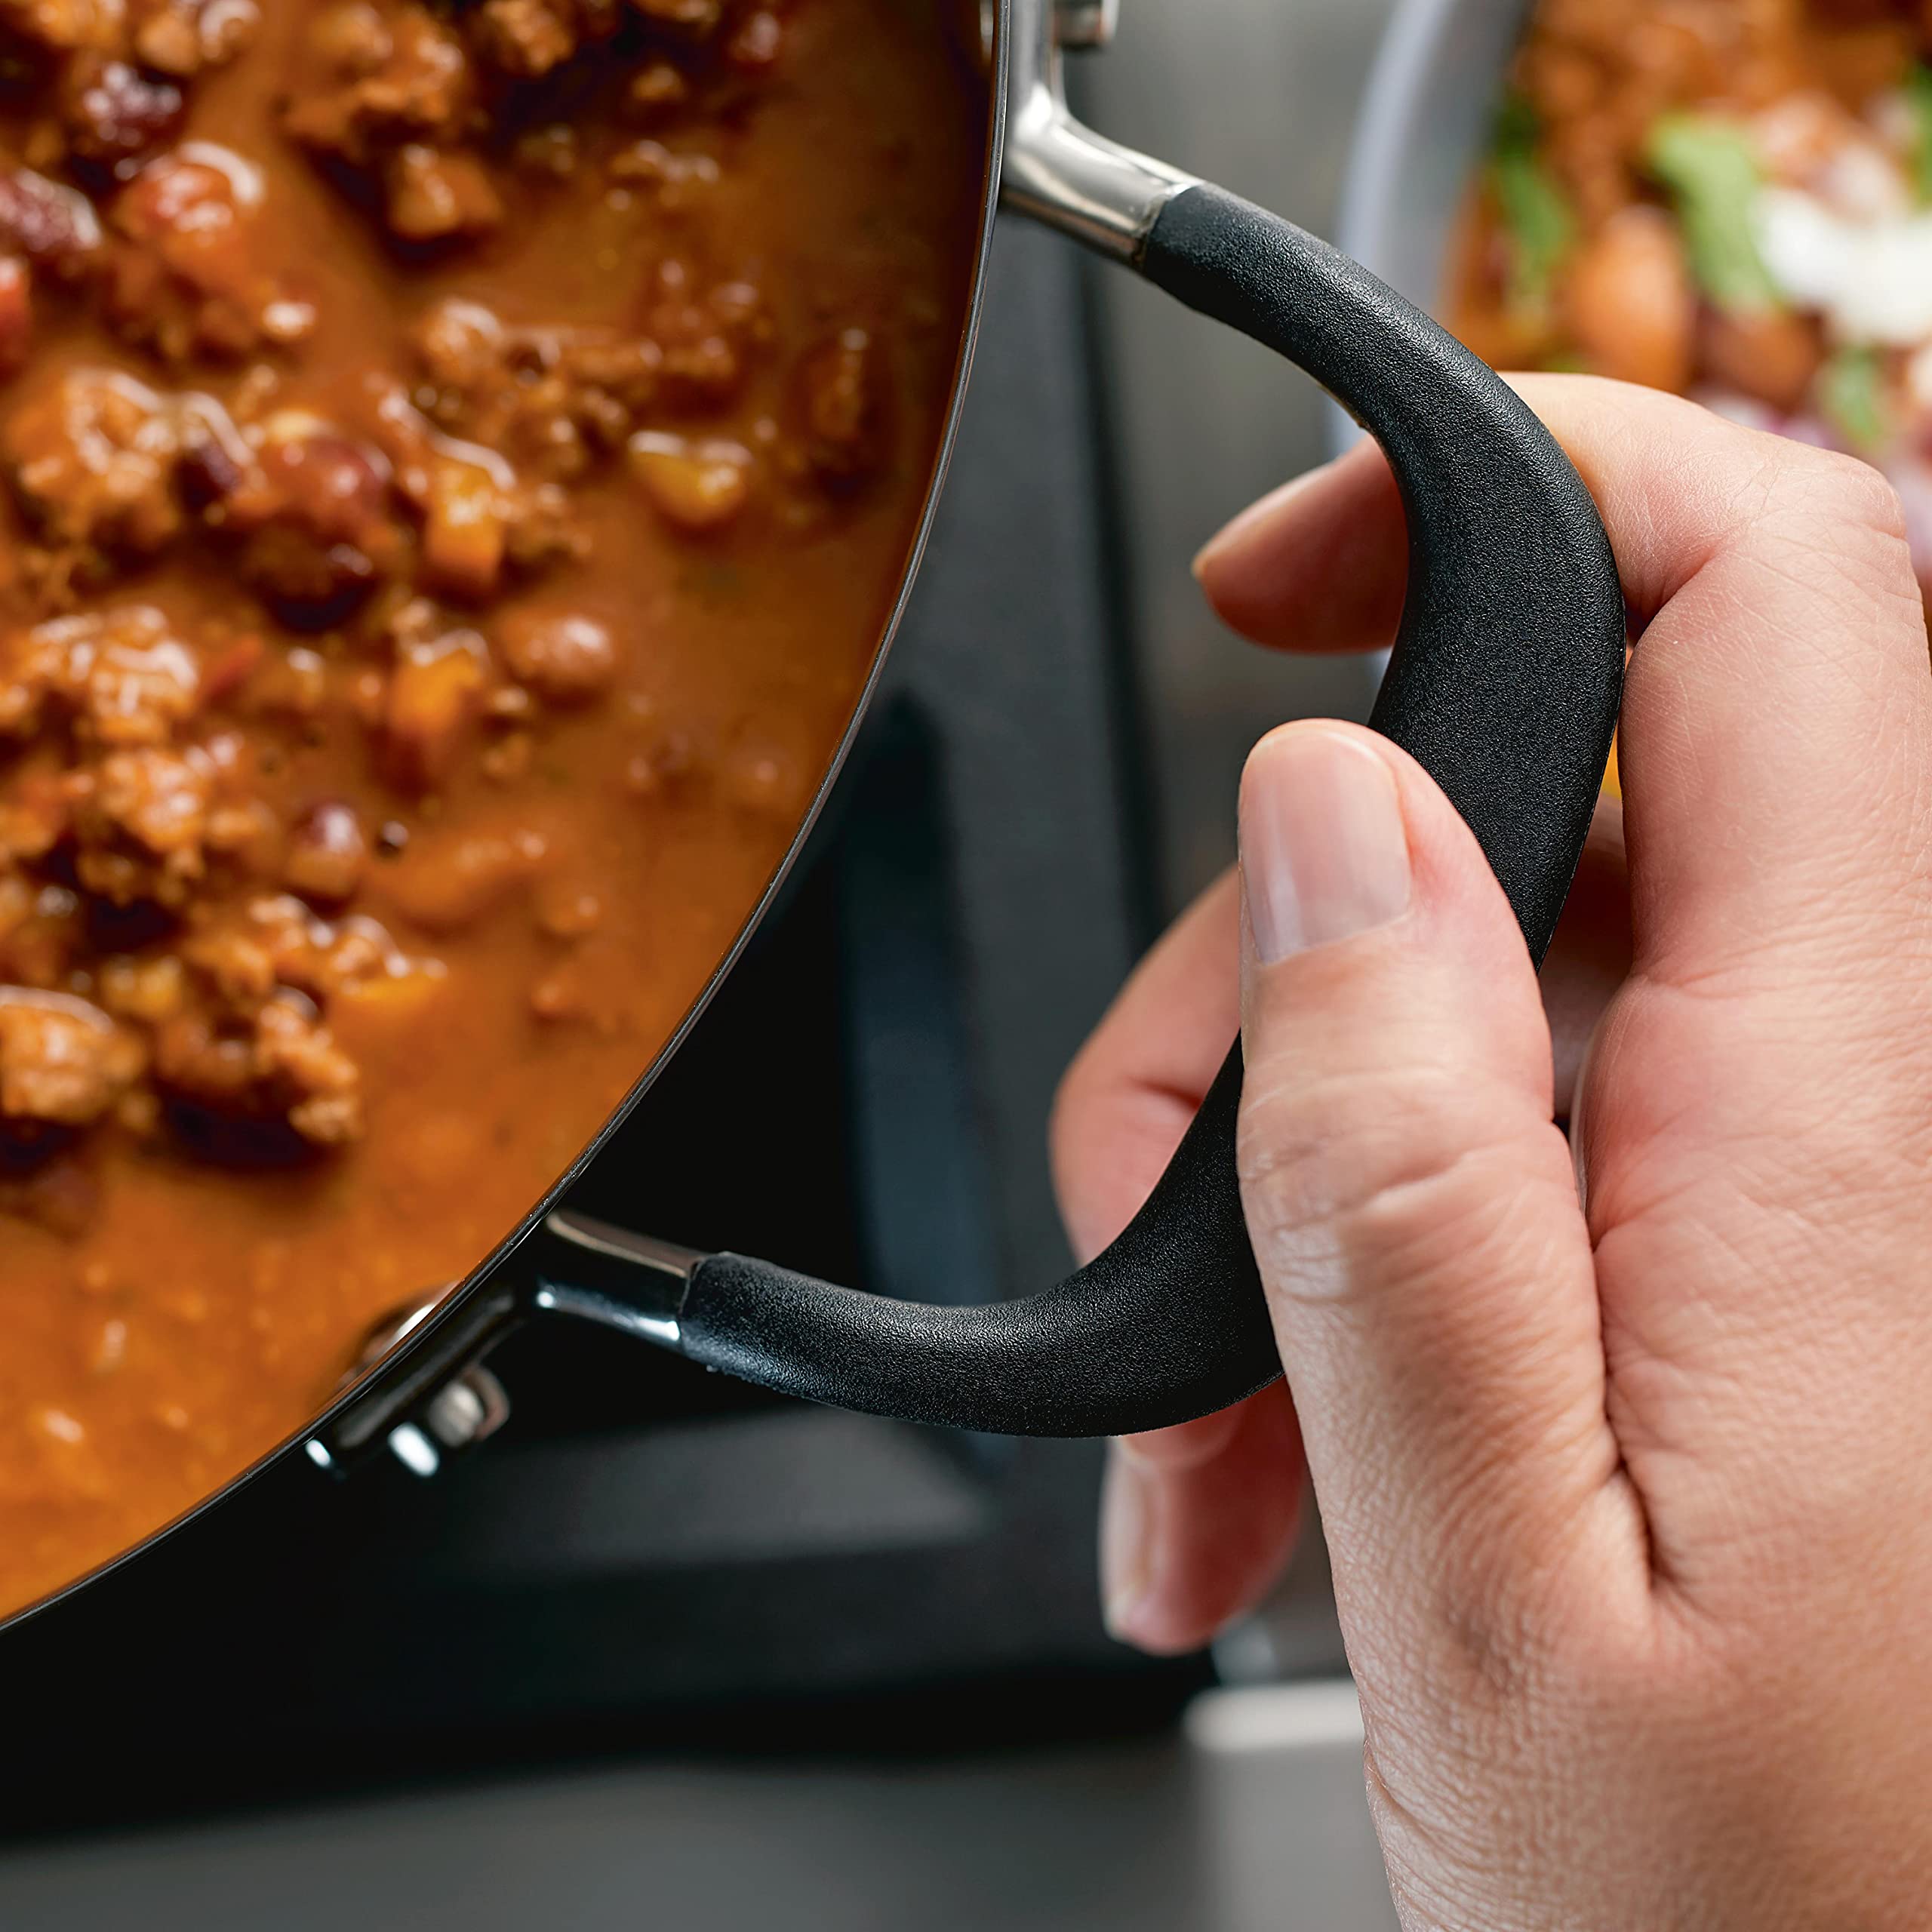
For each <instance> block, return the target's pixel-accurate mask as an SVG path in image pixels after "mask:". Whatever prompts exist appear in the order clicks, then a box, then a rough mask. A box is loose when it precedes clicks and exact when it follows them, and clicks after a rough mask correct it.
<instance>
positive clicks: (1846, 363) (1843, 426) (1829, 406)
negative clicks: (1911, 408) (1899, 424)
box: [1815, 348, 1892, 456]
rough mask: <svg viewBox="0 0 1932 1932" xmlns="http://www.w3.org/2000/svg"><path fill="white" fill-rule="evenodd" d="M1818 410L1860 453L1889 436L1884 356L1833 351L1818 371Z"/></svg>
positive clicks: (1873, 448)
mask: <svg viewBox="0 0 1932 1932" xmlns="http://www.w3.org/2000/svg"><path fill="white" fill-rule="evenodd" d="M1815 393H1816V395H1817V399H1818V409H1819V413H1820V414H1821V415H1822V416H1823V417H1824V419H1825V420H1826V422H1827V423H1829V424H1830V425H1831V426H1832V428H1833V429H1835V430H1836V431H1837V432H1838V434H1839V435H1840V436H1841V437H1842V438H1844V442H1845V444H1846V446H1847V448H1850V449H1851V450H1854V451H1856V452H1857V454H1859V455H1860V456H1869V455H1870V454H1872V452H1873V451H1876V450H1880V449H1882V448H1884V445H1886V443H1887V442H1888V441H1890V438H1891V432H1892V408H1891V398H1890V395H1889V394H1888V393H1887V386H1886V381H1885V365H1884V359H1883V358H1881V356H1880V355H1879V353H1878V351H1877V350H1876V349H1852V348H1847V349H1838V350H1836V351H1835V352H1833V353H1832V355H1830V356H1829V358H1827V359H1826V363H1825V366H1824V367H1823V368H1822V369H1820V371H1818V383H1817V390H1816V392H1815Z"/></svg>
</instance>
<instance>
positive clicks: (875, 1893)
mask: <svg viewBox="0 0 1932 1932" xmlns="http://www.w3.org/2000/svg"><path fill="white" fill-rule="evenodd" d="M356 1923H362V1924H374V1925H377V1926H380V1927H381V1928H382V1932H458V1928H460V1932H529V1928H531V1927H551V1926H555V1927H568V1928H569V1932H632V1928H634V1927H638V1926H640V1925H651V1926H663V1927H667V1928H675V1932H760V1929H761V1928H763V1927H768V1926H772V1925H783V1926H784V1927H786V1932H986V1928H988V1927H998V1928H999V1932H1391V1928H1392V1927H1393V1926H1394V1924H1395V1918H1394V1915H1393V1913H1392V1911H1391V1909H1390V1907H1389V1900H1388V1893H1387V1890H1386V1884H1385V1883H1384V1881H1383V1877H1382V1872H1381V1866H1380V1860H1379V1859H1378V1858H1377V1855H1376V1852H1375V1846H1374V1836H1373V1834H1372V1832H1371V1828H1370V1824H1369V1818H1368V1810H1367V1801H1366V1800H1365V1798H1364V1795H1363V1790H1362V1776H1361V1721H1360V1718H1359V1715H1358V1713H1357V1711H1356V1709H1355V1699H1354V1694H1353V1693H1352V1690H1350V1689H1349V1687H1348V1686H1347V1685H1346V1684H1335V1683H1319V1684H1306V1685H1298V1686H1295V1687H1288V1688H1278V1689H1272V1690H1262V1691H1235V1692H1223V1693H1218V1694H1213V1695H1211V1696H1210V1697H1207V1698H1205V1699H1203V1700H1201V1702H1200V1703H1198V1704H1197V1705H1196V1706H1195V1709H1194V1710H1193V1712H1191V1713H1190V1715H1189V1723H1188V1725H1187V1728H1186V1736H1185V1737H1184V1738H1182V1739H1177V1740H1168V1741H1163V1742H1158V1743H1151V1744H1130V1745H1118V1746H1099V1747H1095V1748H1091V1749H1081V1750H1077V1751H1073V1750H1050V1751H1041V1752H1031V1753H1029V1754H1027V1755H1025V1756H1023V1757H1006V1758H985V1759H979V1760H967V1761H961V1762H954V1763H948V1762H946V1761H943V1760H942V1761H937V1762H917V1761H914V1762H907V1763H904V1764H894V1765H885V1766H878V1767H864V1766H858V1765H854V1764H841V1763H838V1762H835V1761H826V1762H823V1763H819V1764H797V1763H787V1764H782V1765H775V1766H771V1767H731V1766H718V1765H703V1766H700V1765H687V1764H658V1765H651V1766H648V1767H638V1766H627V1767H617V1768H612V1769H608V1770H598V1771H594V1772H589V1773H578V1774H574V1775H569V1776H561V1777H543V1778H532V1779H528V1780H521V1781H519V1782H518V1783H508V1784H497V1785H485V1786H473V1787H471V1788H469V1789H456V1790H451V1791H448V1792H437V1793H435V1794H422V1793H413V1794H392V1795H386V1796H383V1797H381V1798H374V1799H368V1800H364V1801H358V1802H356V1803H353V1804H335V1805H328V1806H321V1807H316V1808H315V1809H314V1810H309V1811H306V1812H304V1813H301V1814H282V1815H271V1816H265V1817H254V1818H242V1819H236V1820H223V1821H222V1822H220V1823H208V1824H203V1825H199V1826H192V1827H189V1828H187V1829H179V1830H176V1831H173V1832H169V1833H168V1834H166V1835H154V1834H129V1835H113V1836H107V1837H100V1838H85V1839H79V1840H74V1841H67V1842H64V1843H61V1844H54V1845H51V1846H46V1847H20V1848H17V1849H15V1850H12V1851H11V1852H7V1853H4V1854H0V1925H5V1927H7V1928H8V1932H120V1928H123V1927H128V1926H131V1925H134V1924H139V1925H140V1926H141V1927H143V1928H144V1932H261V1928H263V1927H274V1928H275V1932H334V1928H336V1927H339V1926H341V1925H343V1924H356Z"/></svg>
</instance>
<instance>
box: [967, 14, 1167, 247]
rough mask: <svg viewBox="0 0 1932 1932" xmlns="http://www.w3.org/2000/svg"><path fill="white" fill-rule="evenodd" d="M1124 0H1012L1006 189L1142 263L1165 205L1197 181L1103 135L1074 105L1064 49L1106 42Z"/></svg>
mask: <svg viewBox="0 0 1932 1932" xmlns="http://www.w3.org/2000/svg"><path fill="white" fill-rule="evenodd" d="M1116 4H1117V0H1014V5H1013V8H1012V9H1011V11H1010V12H1009V14H1008V16H1007V17H1008V22H1009V23H1010V25H1011V29H1012V33H1013V45H1012V46H1011V48H1010V49H1009V50H1008V91H1007V100H1008V108H1007V123H1006V153H1005V156H1004V170H1003V174H1002V176H1001V195H1002V196H1003V198H1004V201H1005V202H1006V204H1007V205H1008V207H1010V208H1014V209H1017V211H1019V212H1020V214H1026V215H1030V216H1031V217H1032V218H1033V219H1034V220H1036V221H1040V222H1044V223H1045V224H1046V225H1047V226H1048V227H1049V228H1055V229H1059V230H1060V232H1061V233H1062V234H1063V235H1072V237H1073V238H1074V239H1075V241H1078V242H1082V243H1084V245H1086V246H1087V247H1088V248H1091V249H1093V250H1094V251H1096V252H1097V254H1102V255H1105V256H1107V257H1110V258H1111V259H1112V260H1115V261H1121V262H1126V263H1138V262H1139V260H1140V255H1141V251H1142V250H1143V248H1144V247H1145V245H1146V240H1147V237H1148V235H1149V233H1150V232H1152V229H1153V226H1154V223H1155V219H1156V218H1157V217H1158V215H1159V214H1160V212H1161V209H1162V208H1164V207H1166V205H1168V202H1170V201H1171V200H1172V199H1173V198H1174V196H1175V195H1177V194H1179V193H1180V192H1181V190H1182V189H1184V188H1191V187H1193V186H1195V185H1196V178H1195V177H1194V176H1193V175H1192V174H1183V172H1182V171H1180V169H1179V168H1170V167H1169V166H1168V165H1167V163H1166V162H1161V161H1155V160H1154V159H1153V158H1152V157H1150V156H1149V155H1144V154H1137V153H1136V152H1134V150H1133V149H1131V148H1126V147H1122V146H1121V145H1120V144H1119V143H1118V142H1116V141H1110V140H1107V139H1106V137H1105V136H1104V135H1101V134H1095V133H1094V131H1093V130H1092V129H1091V128H1088V127H1085V126H1084V125H1082V124H1081V122H1080V121H1079V120H1078V119H1077V118H1075V115H1074V113H1073V112H1072V109H1070V108H1069V106H1067V103H1066V82H1065V78H1064V75H1063V72H1062V69H1061V64H1060V63H1061V57H1062V54H1063V51H1064V50H1066V49H1067V48H1088V47H1100V46H1104V45H1106V42H1108V41H1109V40H1110V39H1111V38H1112V36H1113V30H1114V22H1115V6H1116Z"/></svg>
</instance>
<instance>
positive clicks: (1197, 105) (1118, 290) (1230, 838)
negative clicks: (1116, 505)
mask: <svg viewBox="0 0 1932 1932" xmlns="http://www.w3.org/2000/svg"><path fill="white" fill-rule="evenodd" d="M1391 11H1392V0H1190V4H1189V5H1186V6H1162V5H1159V4H1158V0H1137V4H1135V3H1134V0H1130V4H1129V5H1128V6H1126V7H1125V8H1123V9H1122V11H1121V23H1120V31H1119V33H1118V36H1117V38H1116V39H1115V43H1114V45H1113V46H1112V48H1110V49H1109V51H1108V52H1107V54H1106V56H1105V57H1103V58H1101V59H1098V60H1092V61H1088V62H1083V63H1080V64H1079V66H1078V68H1077V69H1076V71H1075V73H1074V75H1073V77H1072V78H1073V84H1074V97H1075V105H1076V106H1078V108H1079V109H1081V112H1083V113H1084V114H1085V115H1087V116H1088V118H1091V120H1093V121H1094V122H1096V123H1097V125H1100V126H1102V127H1104V128H1106V129H1107V130H1108V131H1109V133H1110V134H1112V135H1114V136H1115V137H1117V138H1118V139H1119V140H1124V141H1129V142H1131V143H1133V144H1134V146H1136V147H1138V148H1142V149H1146V150H1149V151H1150V152H1153V153H1155V154H1159V155H1164V156H1166V157H1167V158H1168V159H1169V160H1170V161H1171V162H1174V163H1175V164H1177V165H1179V166H1181V167H1183V168H1188V169H1190V170H1192V171H1193V172H1195V174H1198V175H1200V176H1201V177H1204V178H1205V179H1207V180H1212V181H1217V182H1219V183H1220V184H1221V185H1222V186H1224V187H1226V188H1229V189H1233V190H1234V191H1235V192H1237V193H1239V194H1243V195H1247V197H1248V198H1249V199H1251V200H1252V201H1255V202H1260V204H1261V205H1263V207H1264V208H1272V209H1274V210H1275V211H1276V212H1277V213H1278V214H1284V215H1287V216H1288V217H1290V218H1291V219H1292V220H1296V221H1298V222H1300V223H1302V224H1303V226H1305V227H1308V228H1312V229H1314V230H1315V232H1317V233H1318V234H1332V233H1333V232H1334V222H1335V214H1336V208H1337V202H1338V199H1339V197H1340V192H1341V187H1342V180H1343V170H1344V166H1345V163H1346V158H1347V154H1348V149H1349V137H1350V133H1351V131H1352V128H1353V125H1354V122H1355V111H1356V107H1357V104H1358V101H1359V99H1360V97H1361V88H1362V85H1363V82H1364V80H1365V78H1366V77H1367V72H1368V69H1369V65H1370V63H1371V59H1372V57H1373V56H1374V51H1375V45H1376V42H1377V37H1378V35H1380V32H1381V31H1382V28H1383V24H1384V23H1385V22H1386V20H1387V19H1388V17H1389V14H1390V12H1391ZM1094 290H1095V295H1096V299H1097V303H1098V305H1099V309H1100V318H1101V326H1102V330H1103V341H1104V343H1105V344H1106V348H1107V349H1108V351H1109V358H1110V361H1111V365H1112V393H1111V397H1110V401H1111V402H1112V414H1113V421H1114V430H1115V452H1116V454H1117V456H1118V461H1119V464H1120V469H1121V505H1120V507H1121V517H1122V525H1123V529H1122V537H1123V541H1122V544H1121V568H1122V570H1123V572H1124V586H1123V588H1124V593H1125V596H1126V600H1127V605H1128V612H1129V614H1130V617H1131V620H1132V623H1133V626H1134V632H1135V634H1136V638H1137V643H1138V645H1139V648H1140V654H1141V660H1142V663H1143V684H1144V697H1145V706H1144V709H1145V715H1146V737H1147V741H1148V754H1149V761H1150V766H1151V773H1150V775H1151V777H1152V807H1153V811H1154V814H1155V822H1156V826H1157V829H1158V835H1159V841H1160V858H1161V885H1162V888H1163V894H1164V899H1165V901H1166V903H1167V904H1168V907H1169V908H1170V909H1172V910H1178V909H1179V908H1180V906H1182V905H1183V904H1184V903H1186V900H1188V899H1189V898H1190V897H1192V895H1193V894H1195V892H1197V891H1199V890H1200V889H1201V887H1202V886H1204V884H1207V881H1209V880H1210V879H1211V878H1213V877H1214V875H1215V874H1216V873H1217V872H1219V871H1220V869H1222V868H1223V866H1226V865H1227V864H1228V863H1229V861H1230V860H1232V857H1233V855H1234V795H1235V781H1236V779H1237V778H1238V775H1239V773H1240V770H1241V761H1242V760H1243V758H1244V757H1245V756H1246V755H1247V751H1248V749H1249V748H1250V747H1251V746H1252V745H1253V744H1254V741H1255V740H1256V739H1257V738H1258V737H1260V735H1261V734H1262V733H1263V731H1266V730H1267V729H1268V728H1269V726H1271V725H1272V724H1278V723H1279V722H1280V721H1281V720H1282V719H1284V718H1293V717H1300V716H1308V715H1344V716H1366V715H1367V706H1368V703H1369V700H1370V697H1371V695H1372V687H1371V672H1370V669H1369V667H1368V666H1367V664H1366V663H1364V661H1363V660H1355V659H1349V660H1340V659H1328V660H1297V659H1294V658H1291V657H1282V656H1279V655H1276V654H1272V653H1267V652H1263V651H1257V650H1256V649H1255V648H1254V647H1252V646H1251V645H1245V644H1242V643H1241V642H1239V641H1236V640H1235V639H1234V638H1232V637H1231V636H1230V635H1229V633H1228V632H1227V631H1226V629H1224V628H1223V626H1221V625H1220V623H1218V622H1217V620H1215V618H1214V616H1213V614H1212V613H1211V612H1210V611H1208V610H1207V608H1206V606H1205V605H1204V602H1203V601H1202V600H1201V595H1200V593H1199V592H1198V589H1196V587H1195V583H1194V581H1193V580H1192V577H1191V576H1190V575H1189V570H1188V565H1189V560H1190V559H1191V558H1192V556H1193V554H1194V552H1195V550H1196V549H1198V547H1199V546H1200V545H1201V543H1203V542H1204V541H1205V540H1206V539H1207V537H1210V536H1211V534H1213V533H1214V531H1215V530H1216V529H1217V528H1219V526H1220V525H1221V524H1222V523H1223V522H1224V521H1226V519H1227V518H1229V517H1230V516H1232V515H1233V514H1234V513H1235V511H1237V510H1238V509H1241V507H1242V506H1244V504H1246V503H1250V502H1251V501H1253V500H1254V499H1255V498H1256V497H1259V496H1260V495H1262V494H1263V493H1265V492H1266V491H1269V490H1270V489H1272V488H1274V487H1275V485H1278V484H1280V483H1282V482H1284V481H1286V480H1287V478H1290V477H1292V476H1294V475H1299V474H1300V472H1302V471H1303V470H1305V469H1309V468H1311V467H1312V466H1314V465H1315V464H1316V463H1319V462H1321V460H1323V458H1324V456H1325V455H1326V454H1327V451H1326V448H1325V442H1324V437H1325V423H1324V400H1323V398H1322V395H1321V391H1320V390H1319V389H1317V388H1316V386H1315V384H1314V383H1312V382H1310V381H1309V379H1308V378H1307V377H1305V376H1303V375H1301V374H1299V373H1298V372H1297V371H1294V370H1293V369H1291V368H1287V367H1286V366H1285V365H1284V364H1283V363H1282V362H1281V361H1280V360H1279V359H1278V358H1276V357H1274V356H1272V355H1269V354H1268V352H1266V351H1265V350H1263V349H1259V348H1257V347H1256V346H1255V345H1254V344H1253V343H1249V342H1246V341H1244V340H1241V339H1240V338H1239V337H1236V336H1235V335H1233V334H1232V333H1230V332H1229V331H1225V330H1218V329H1215V328H1212V327H1210V326H1208V325H1204V323H1203V322H1202V321H1201V318H1199V317H1198V316H1197V315H1190V314H1189V313H1187V312H1186V311H1185V310H1183V309H1180V308H1179V307H1178V306H1177V305H1176V304H1174V303H1173V302H1171V301H1170V300H1168V298H1166V297H1164V296H1162V295H1161V294H1159V293H1158V291H1155V290H1153V289H1150V288H1146V287H1143V286H1142V285H1140V284H1138V283H1137V282H1136V281H1134V279H1133V278H1131V277H1128V276H1124V275H1106V274H1104V273H1102V274H1099V275H1096V276H1095V278H1094Z"/></svg>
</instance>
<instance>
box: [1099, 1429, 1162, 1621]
mask: <svg viewBox="0 0 1932 1932" xmlns="http://www.w3.org/2000/svg"><path fill="white" fill-rule="evenodd" d="M1153 1503H1154V1497H1153V1478H1152V1476H1151V1475H1149V1472H1148V1471H1147V1469H1146V1468H1145V1467H1144V1466H1143V1465H1142V1464H1141V1463H1140V1462H1138V1461H1137V1460H1135V1459H1134V1457H1131V1456H1126V1455H1123V1454H1121V1449H1120V1445H1119V1444H1118V1443H1109V1444H1108V1446H1107V1473H1106V1483H1105V1485H1104V1487H1103V1489H1102V1491H1101V1493H1100V1605H1101V1609H1100V1614H1101V1617H1102V1618H1103V1620H1104V1622H1105V1623H1106V1626H1107V1632H1108V1634H1109V1635H1110V1636H1112V1637H1114V1638H1116V1639H1118V1641H1120V1642H1121V1643H1124V1644H1131V1643H1132V1642H1133V1641H1134V1624H1135V1621H1136V1619H1137V1617H1138V1615H1139V1613H1140V1607H1141V1606H1142V1605H1143V1604H1145V1603H1146V1601H1147V1599H1148V1597H1149V1595H1150V1593H1151V1592H1152V1588H1153V1583H1154V1508H1153Z"/></svg>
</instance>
